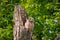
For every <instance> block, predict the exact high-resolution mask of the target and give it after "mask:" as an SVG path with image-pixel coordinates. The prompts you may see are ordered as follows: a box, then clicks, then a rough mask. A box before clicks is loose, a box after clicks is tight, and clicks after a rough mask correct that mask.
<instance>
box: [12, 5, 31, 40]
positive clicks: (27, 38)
mask: <svg viewBox="0 0 60 40" xmlns="http://www.w3.org/2000/svg"><path fill="white" fill-rule="evenodd" d="M13 18H14V28H13V35H14V40H31V38H32V35H31V34H32V31H29V30H27V29H26V28H25V22H26V20H28V18H27V15H26V13H25V10H24V9H23V8H22V7H21V6H20V5H16V6H14V16H13ZM26 26H27V25H26Z"/></svg>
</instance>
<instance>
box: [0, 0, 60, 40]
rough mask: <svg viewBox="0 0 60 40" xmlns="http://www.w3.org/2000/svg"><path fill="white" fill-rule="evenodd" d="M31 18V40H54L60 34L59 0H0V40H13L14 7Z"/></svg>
mask: <svg viewBox="0 0 60 40" xmlns="http://www.w3.org/2000/svg"><path fill="white" fill-rule="evenodd" d="M16 4H20V5H21V6H22V7H23V8H25V10H26V13H27V15H28V17H33V18H34V22H35V26H34V31H33V37H32V38H33V40H54V38H55V37H56V36H57V35H58V34H59V33H60V0H0V40H13V24H14V23H13V13H14V5H16Z"/></svg>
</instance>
